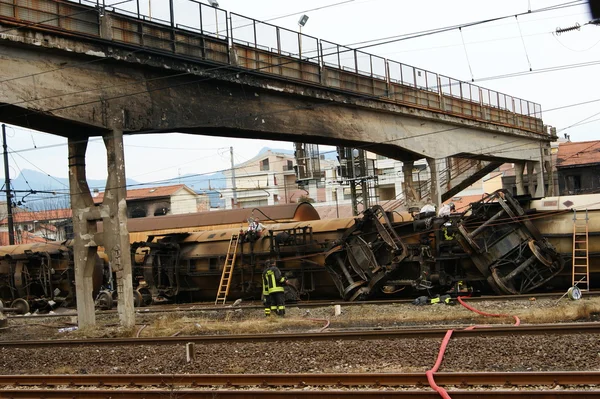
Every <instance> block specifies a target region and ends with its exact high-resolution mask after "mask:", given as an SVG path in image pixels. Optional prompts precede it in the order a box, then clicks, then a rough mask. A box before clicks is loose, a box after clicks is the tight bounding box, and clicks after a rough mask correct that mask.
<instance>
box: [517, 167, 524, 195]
mask: <svg viewBox="0 0 600 399" xmlns="http://www.w3.org/2000/svg"><path fill="white" fill-rule="evenodd" d="M524 172H525V165H524V164H522V163H520V162H519V163H517V162H515V183H516V185H517V195H525V184H524V182H523V173H524Z"/></svg>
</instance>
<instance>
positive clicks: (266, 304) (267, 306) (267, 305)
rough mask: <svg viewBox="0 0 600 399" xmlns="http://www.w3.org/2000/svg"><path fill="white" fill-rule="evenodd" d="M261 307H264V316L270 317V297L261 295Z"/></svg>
mask: <svg viewBox="0 0 600 399" xmlns="http://www.w3.org/2000/svg"><path fill="white" fill-rule="evenodd" d="M263 305H264V307H265V316H270V315H271V295H263Z"/></svg>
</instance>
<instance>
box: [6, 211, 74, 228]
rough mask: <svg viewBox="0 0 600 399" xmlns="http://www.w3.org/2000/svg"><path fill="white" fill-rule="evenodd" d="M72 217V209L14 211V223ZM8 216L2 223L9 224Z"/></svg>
mask: <svg viewBox="0 0 600 399" xmlns="http://www.w3.org/2000/svg"><path fill="white" fill-rule="evenodd" d="M71 217H72V212H71V209H52V210H49V211H39V212H15V213H13V222H14V223H23V222H33V221H34V220H36V221H37V220H39V221H43V220H60V219H70V218H71ZM7 223H8V220H7V219H6V218H4V219H2V220H0V225H3V224H7Z"/></svg>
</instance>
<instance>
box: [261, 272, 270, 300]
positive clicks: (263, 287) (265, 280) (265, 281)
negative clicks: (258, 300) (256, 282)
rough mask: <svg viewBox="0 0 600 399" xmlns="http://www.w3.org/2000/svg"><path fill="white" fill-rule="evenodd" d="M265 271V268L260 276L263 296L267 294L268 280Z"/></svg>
mask: <svg viewBox="0 0 600 399" xmlns="http://www.w3.org/2000/svg"><path fill="white" fill-rule="evenodd" d="M266 273H267V272H266V270H265V272H264V273H263V276H262V289H263V291H262V293H263V296H268V295H269V281H268V280H267V274H266Z"/></svg>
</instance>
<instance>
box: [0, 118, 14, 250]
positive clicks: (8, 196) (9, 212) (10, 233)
mask: <svg viewBox="0 0 600 399" xmlns="http://www.w3.org/2000/svg"><path fill="white" fill-rule="evenodd" d="M2 148H3V149H4V185H5V187H6V211H7V216H6V219H7V220H8V244H9V245H15V228H14V226H13V214H12V199H11V197H12V195H11V194H10V173H9V170H8V150H7V147H6V125H5V124H4V123H3V124H2Z"/></svg>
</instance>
